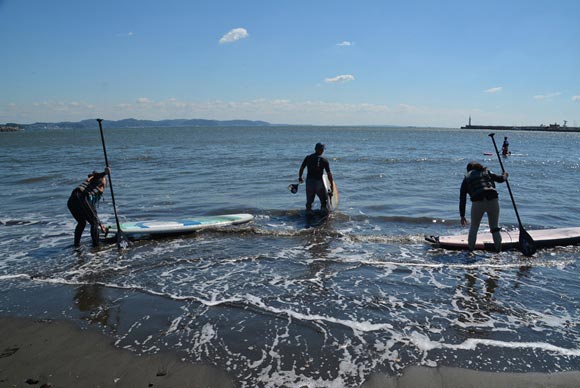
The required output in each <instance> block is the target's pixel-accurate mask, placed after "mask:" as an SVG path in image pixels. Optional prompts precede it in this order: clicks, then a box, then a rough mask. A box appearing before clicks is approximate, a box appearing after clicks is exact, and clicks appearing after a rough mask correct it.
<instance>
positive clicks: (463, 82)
mask: <svg viewBox="0 0 580 388" xmlns="http://www.w3.org/2000/svg"><path fill="white" fill-rule="evenodd" d="M0 47H1V48H2V60H1V61H0V90H1V92H0V123H6V122H17V123H32V122H37V121H50V122H52V121H78V120H82V119H87V118H95V117H102V118H104V119H109V120H118V119H123V118H129V117H133V118H137V119H152V120H158V119H167V118H205V119H217V120H228V119H249V120H265V121H269V122H272V123H286V124H321V125H417V126H442V127H459V126H460V125H463V124H465V123H466V122H467V119H468V117H469V116H471V117H472V120H473V123H474V124H496V125H499V124H513V125H539V124H548V123H554V122H558V123H560V124H562V123H563V120H567V121H568V125H577V126H580V1H578V0H546V1H543V0H527V1H505V0H502V1H495V0H486V1H471V0H462V1H415V0H405V1H387V0H384V1H366V0H360V1H340V0H335V1H323V0H309V1H303V0H293V1H290V0H288V1H283V0H261V1H251V0H247V1H220V0H212V1H210V0H208V1H205V0H195V1H186V0H166V1H149V0H100V1H79V0H54V1H46V0H0Z"/></svg>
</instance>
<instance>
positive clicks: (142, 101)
mask: <svg viewBox="0 0 580 388" xmlns="http://www.w3.org/2000/svg"><path fill="white" fill-rule="evenodd" d="M151 102H152V101H151V100H150V99H148V98H147V97H139V98H138V99H137V104H151Z"/></svg>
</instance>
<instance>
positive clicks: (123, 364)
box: [0, 318, 233, 388]
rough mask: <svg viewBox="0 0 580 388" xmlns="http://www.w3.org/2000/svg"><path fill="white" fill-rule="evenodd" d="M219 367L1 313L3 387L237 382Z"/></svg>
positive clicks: (221, 385) (220, 386)
mask: <svg viewBox="0 0 580 388" xmlns="http://www.w3.org/2000/svg"><path fill="white" fill-rule="evenodd" d="M232 386H233V383H232V380H231V379H230V377H229V376H228V375H227V374H226V373H225V372H223V371H220V370H218V369H217V368H212V367H207V366H202V365H194V364H191V363H186V362H182V361H180V360H179V359H178V358H177V357H176V356H174V355H171V354H159V355H153V356H137V355H135V354H133V353H131V352H129V351H125V350H121V349H116V348H115V347H114V346H113V345H112V344H111V340H110V339H109V338H107V337H106V336H104V335H101V334H99V333H96V332H93V331H90V330H80V329H79V328H77V327H75V326H74V325H73V324H72V323H69V322H62V321H35V320H30V319H20V318H0V387H43V388H48V387H52V388H58V387H94V388H97V387H103V388H105V387H119V388H122V387H127V388H129V387H130V388H138V387H149V388H162V387H174V388H177V387H216V388H225V387H232Z"/></svg>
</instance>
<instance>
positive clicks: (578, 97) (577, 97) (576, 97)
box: [572, 96, 580, 101]
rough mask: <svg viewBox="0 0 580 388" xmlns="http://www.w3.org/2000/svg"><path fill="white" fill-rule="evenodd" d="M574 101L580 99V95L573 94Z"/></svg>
mask: <svg viewBox="0 0 580 388" xmlns="http://www.w3.org/2000/svg"><path fill="white" fill-rule="evenodd" d="M572 101H580V96H572Z"/></svg>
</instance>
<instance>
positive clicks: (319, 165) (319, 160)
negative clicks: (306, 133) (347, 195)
mask: <svg viewBox="0 0 580 388" xmlns="http://www.w3.org/2000/svg"><path fill="white" fill-rule="evenodd" d="M325 148H326V147H325V145H324V144H322V143H316V145H315V146H314V151H315V152H314V153H313V154H310V155H308V156H307V157H305V158H304V161H303V162H302V165H301V166H300V171H298V182H300V183H303V182H304V179H302V174H303V173H304V169H305V168H308V173H307V175H306V211H307V212H311V211H312V203H313V202H314V198H315V196H318V198H319V199H320V209H321V210H322V209H324V210H328V208H327V207H326V204H327V201H328V193H327V192H326V188H325V187H324V182H323V180H322V175H323V174H324V171H326V175H328V181H329V183H330V187H331V190H332V187H334V185H333V180H332V173H331V172H330V164H329V163H328V160H326V158H323V157H322V154H323V153H324V150H325Z"/></svg>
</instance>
